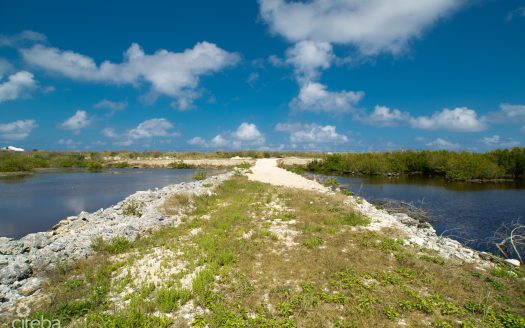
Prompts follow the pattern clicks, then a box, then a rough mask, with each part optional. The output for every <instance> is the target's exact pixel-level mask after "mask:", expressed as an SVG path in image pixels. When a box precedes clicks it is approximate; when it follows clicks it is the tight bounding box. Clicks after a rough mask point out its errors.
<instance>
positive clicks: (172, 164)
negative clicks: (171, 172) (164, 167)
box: [168, 161, 192, 169]
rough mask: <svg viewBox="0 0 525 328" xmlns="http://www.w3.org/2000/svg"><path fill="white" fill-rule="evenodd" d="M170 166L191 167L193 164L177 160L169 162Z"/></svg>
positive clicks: (173, 167)
mask: <svg viewBox="0 0 525 328" xmlns="http://www.w3.org/2000/svg"><path fill="white" fill-rule="evenodd" d="M168 167H169V168H172V169H191V168H192V166H191V165H189V164H186V163H184V162H183V161H175V162H172V163H169V164H168Z"/></svg>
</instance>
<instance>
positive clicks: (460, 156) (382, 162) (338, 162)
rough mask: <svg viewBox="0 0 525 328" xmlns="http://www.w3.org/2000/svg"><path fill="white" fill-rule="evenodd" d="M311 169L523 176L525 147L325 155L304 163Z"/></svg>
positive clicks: (473, 176)
mask: <svg viewBox="0 0 525 328" xmlns="http://www.w3.org/2000/svg"><path fill="white" fill-rule="evenodd" d="M306 169H307V170H308V171H312V172H321V173H335V174H353V175H365V176H374V175H389V174H392V173H395V174H400V173H408V174H422V175H425V176H440V177H444V178H447V179H449V180H455V181H468V180H490V179H502V178H507V179H523V178H525V148H520V147H515V148H512V149H504V150H495V151H491V152H487V153H469V152H452V151H447V150H440V151H428V150H424V151H397V152H382V153H345V154H331V155H326V156H325V157H324V158H323V159H320V160H314V161H312V162H310V163H308V164H307V165H306Z"/></svg>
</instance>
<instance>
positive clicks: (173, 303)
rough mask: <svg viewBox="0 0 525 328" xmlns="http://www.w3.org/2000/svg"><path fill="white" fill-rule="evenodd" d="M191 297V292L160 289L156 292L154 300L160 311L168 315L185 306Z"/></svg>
mask: <svg viewBox="0 0 525 328" xmlns="http://www.w3.org/2000/svg"><path fill="white" fill-rule="evenodd" d="M190 297H191V291H189V290H187V289H180V288H176V287H171V288H162V289H159V290H158V291H157V297H156V299H155V301H156V303H157V306H158V308H159V310H160V311H162V312H165V313H169V312H172V311H174V310H176V309H178V308H179V306H182V305H184V304H186V303H187V302H188V301H189V299H190Z"/></svg>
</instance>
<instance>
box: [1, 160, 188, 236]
mask: <svg viewBox="0 0 525 328" xmlns="http://www.w3.org/2000/svg"><path fill="white" fill-rule="evenodd" d="M195 172H196V170H193V169H188V170H173V169H114V170H105V171H103V172H101V173H88V172H85V171H78V170H77V171H74V170H71V171H64V170H51V171H46V172H42V173H37V174H34V175H32V176H27V177H23V178H20V177H18V178H8V179H6V178H1V179H0V236H4V237H14V238H18V237H22V236H24V235H26V234H28V233H31V232H38V231H45V230H49V229H50V228H51V227H52V226H53V225H54V224H56V223H57V222H58V221H60V220H61V219H64V218H65V217H67V216H71V215H76V214H78V213H80V212H81V211H88V212H93V211H96V210H98V209H100V208H105V207H108V206H111V205H113V204H116V203H118V202H119V201H121V200H123V199H124V198H126V197H127V196H129V195H131V194H133V193H134V192H135V191H138V190H147V189H153V188H156V187H158V188H161V187H165V186H167V185H170V184H174V183H179V182H188V181H192V180H193V178H192V177H193V174H194V173H195Z"/></svg>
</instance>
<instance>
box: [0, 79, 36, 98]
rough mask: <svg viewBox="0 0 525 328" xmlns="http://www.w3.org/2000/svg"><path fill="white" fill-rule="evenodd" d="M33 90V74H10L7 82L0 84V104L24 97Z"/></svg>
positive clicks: (34, 84) (34, 83)
mask: <svg viewBox="0 0 525 328" xmlns="http://www.w3.org/2000/svg"><path fill="white" fill-rule="evenodd" d="M35 88H36V81H35V80H34V78H33V74H31V73H29V72H26V71H20V72H18V73H15V74H12V75H10V76H9V77H8V78H7V81H5V82H3V83H0V103H2V102H4V101H8V100H15V99H18V98H20V97H23V96H26V95H27V93H28V92H30V91H31V90H33V89H35Z"/></svg>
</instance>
